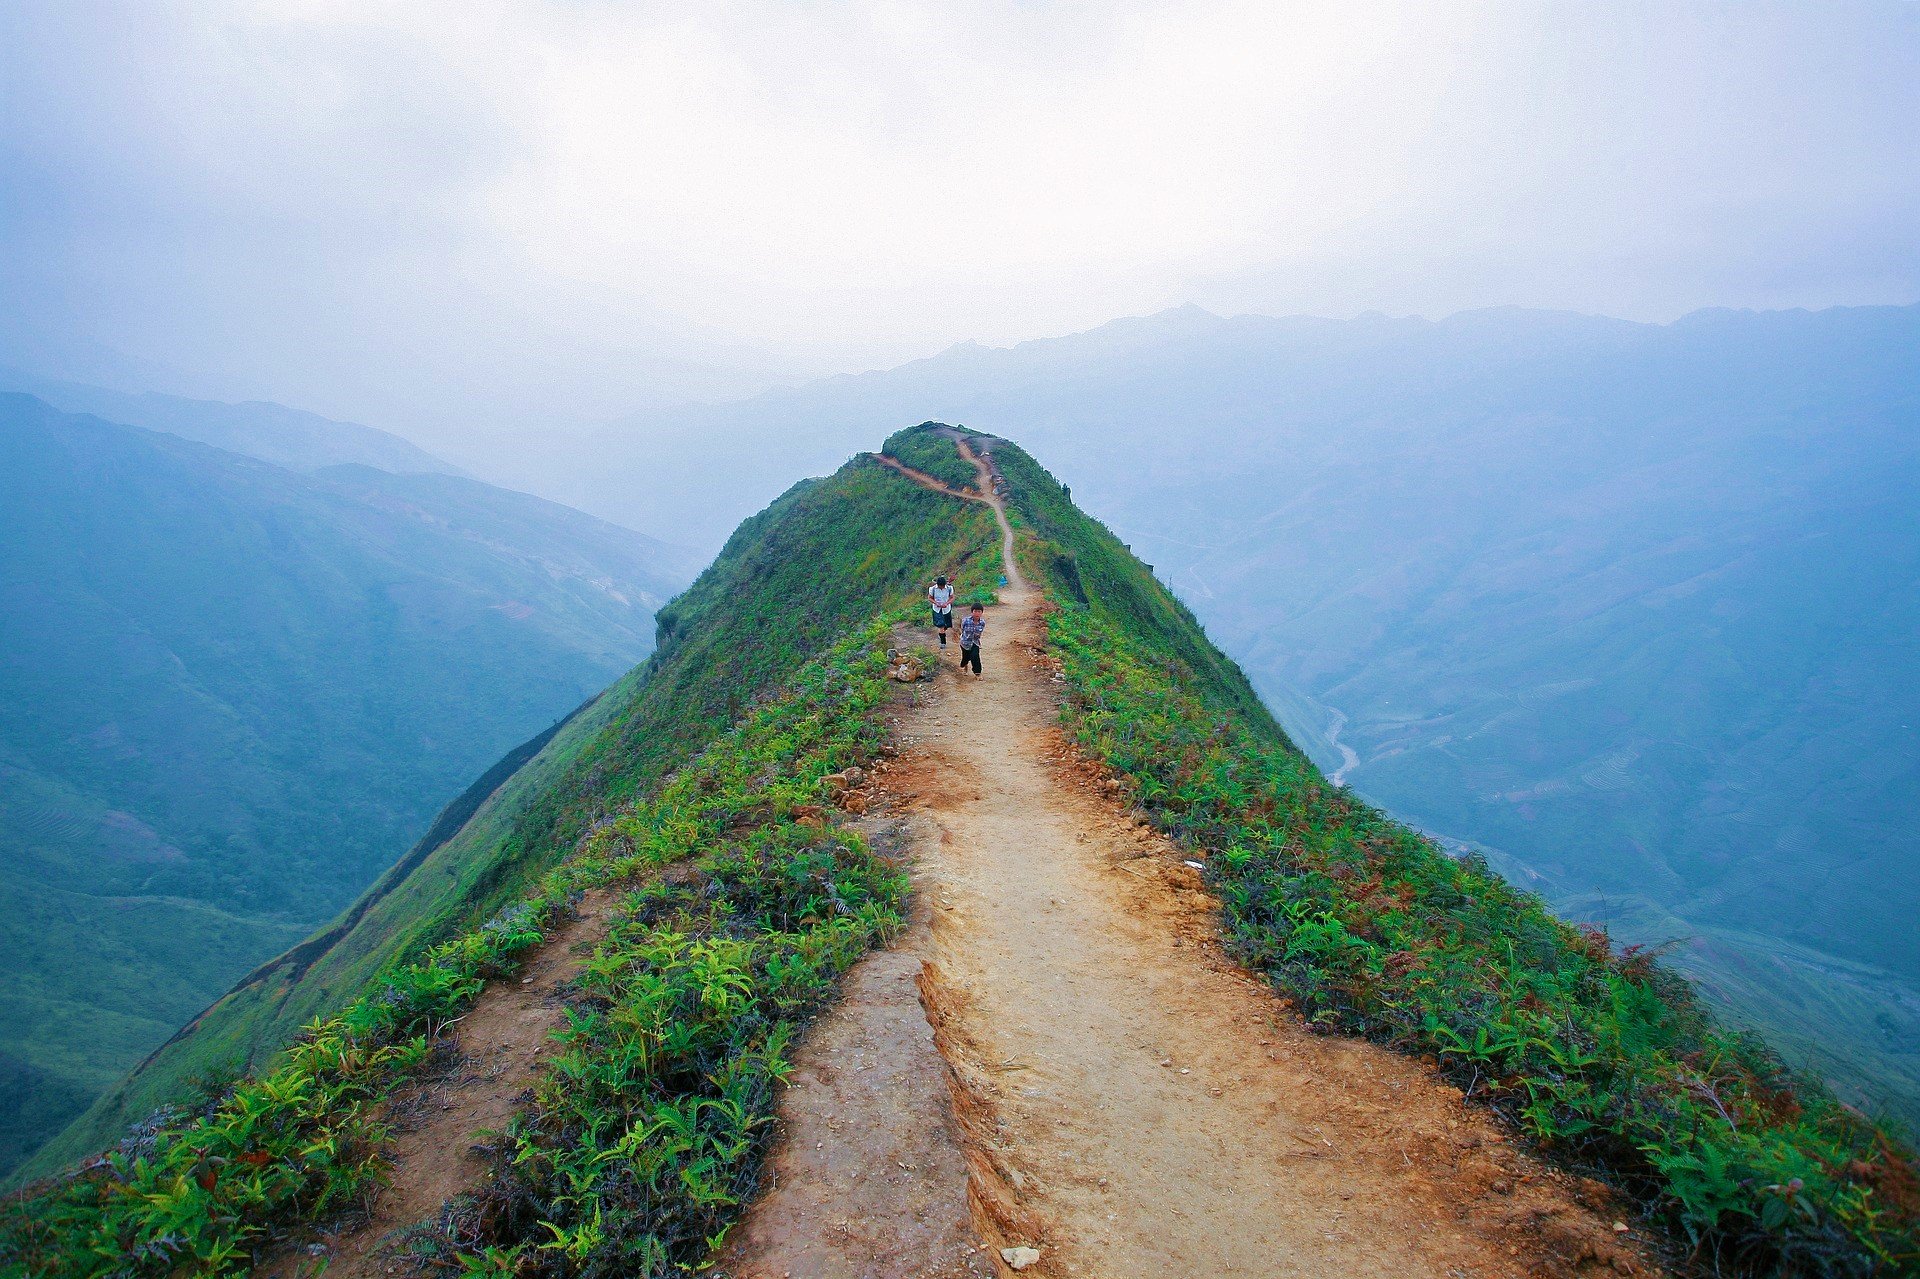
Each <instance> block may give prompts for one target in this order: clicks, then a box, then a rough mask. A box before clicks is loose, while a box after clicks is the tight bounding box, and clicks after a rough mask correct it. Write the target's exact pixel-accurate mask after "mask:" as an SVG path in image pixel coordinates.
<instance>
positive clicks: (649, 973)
mask: <svg viewBox="0 0 1920 1279" xmlns="http://www.w3.org/2000/svg"><path fill="white" fill-rule="evenodd" d="M888 620H891V619H888ZM888 629H889V628H888V625H887V624H886V623H885V622H878V623H875V624H873V625H870V626H868V627H866V628H865V629H863V630H862V631H861V632H859V633H858V634H856V635H855V636H854V637H853V638H851V639H850V640H848V641H846V642H844V643H842V644H840V645H838V646H836V647H835V648H834V649H833V650H832V651H831V652H830V653H829V654H827V655H826V656H825V657H824V658H823V659H822V660H820V661H818V662H815V663H813V664H810V665H809V666H808V667H807V668H806V669H805V670H804V671H803V672H802V674H801V676H800V678H799V679H798V680H797V681H796V682H795V683H794V685H793V686H792V688H791V689H790V691H789V692H787V693H786V694H785V695H783V696H782V697H781V698H780V699H779V700H778V701H776V702H774V703H772V704H770V705H768V706H765V707H762V708H760V709H758V710H756V711H755V712H754V713H753V714H752V715H751V716H749V717H748V719H747V721H746V722H745V723H744V724H743V725H742V726H741V727H740V728H739V729H738V730H737V731H735V732H733V733H730V734H728V735H727V736H726V737H724V738H722V739H721V740H720V741H718V742H716V743H715V744H714V746H712V747H710V748H709V749H708V750H707V751H706V752H705V753H704V754H703V755H702V756H701V757H700V759H699V760H697V761H696V762H695V763H694V764H693V765H691V766H690V767H688V768H686V769H684V770H682V771H681V772H680V773H678V774H677V775H676V776H675V777H674V778H673V780H672V781H670V782H669V783H668V784H667V785H666V786H665V787H663V788H662V789H661V791H660V793H659V795H658V796H657V797H655V798H652V799H650V800H647V801H645V802H643V803H641V804H639V805H637V806H636V807H635V808H634V809H633V811H631V812H629V813H627V814H624V815H622V816H621V817H620V818H618V819H617V820H615V821H614V822H612V823H611V824H609V825H607V826H605V827H603V828H602V829H601V830H599V831H597V832H596V833H595V834H594V836H593V837H592V839H591V840H589V842H588V849H589V856H595V857H603V858H612V859H619V858H623V857H628V856H634V855H639V856H643V857H645V858H646V859H647V860H648V861H650V862H654V863H659V864H665V863H679V864H680V869H679V870H678V871H676V873H675V874H674V875H673V876H671V877H667V878H663V879H660V880H656V881H654V882H652V883H649V884H647V885H646V886H645V887H643V888H641V889H640V890H639V891H637V892H635V893H633V894H632V895H631V896H630V897H629V898H628V899H627V901H626V903H625V905H624V909H623V911H622V918H621V920H620V922H619V923H617V924H616V925H615V926H614V927H613V929H612V930H611V932H610V933H609V935H608V937H607V938H606V940H605V941H604V942H603V943H602V944H601V946H600V947H599V949H598V950H597V951H596V952H595V953H594V955H593V956H592V958H591V959H589V960H588V961H587V964H586V965H585V968H584V970H583V972H582V975H581V978H580V981H579V997H578V999H577V1000H576V1002H575V1005H574V1007H573V1009H572V1010H571V1011H570V1013H569V1025H568V1027H567V1029H566V1031H565V1032H564V1033H563V1035H562V1037H561V1038H562V1041H563V1043H564V1045H565V1047H564V1050H563V1051H562V1052H561V1053H560V1054H559V1055H558V1056H556V1057H555V1058H554V1059H553V1060H552V1062H551V1063H549V1066H548V1068H547V1070H546V1072H545V1073H544V1074H543V1076H542V1079H541V1083H540V1084H539V1086H538V1088H537V1090H536V1095H535V1098H534V1102H533V1106H532V1108H531V1110H530V1111H529V1113H527V1114H526V1115H525V1116H524V1117H523V1118H522V1120H521V1121H520V1122H519V1123H518V1124H517V1125H516V1127H515V1131H514V1133H513V1146H512V1151H511V1153H510V1155H509V1156H508V1157H507V1159H506V1160H505V1163H504V1166H503V1167H502V1168H501V1170H500V1172H501V1175H500V1176H499V1177H498V1178H497V1179H496V1181H495V1182H494V1183H493V1184H492V1185H491V1186H490V1187H489V1189H488V1190H487V1191H486V1192H485V1193H484V1194H483V1195H482V1196H481V1197H480V1198H479V1199H478V1200H477V1201H476V1202H475V1204H474V1207H473V1217H472V1220H473V1221H474V1222H475V1223H476V1226H477V1233H478V1234H479V1236H480V1245H481V1246H483V1247H484V1248H486V1249H491V1250H493V1253H494V1254H495V1255H504V1256H511V1257H513V1258H515V1259H516V1265H517V1269H516V1271H515V1273H517V1274H520V1275H523V1276H529V1275H554V1276H559V1275H571V1274H623V1275H639V1276H648V1277H651V1276H664V1275H668V1274H674V1273H679V1272H681V1271H682V1270H683V1269H686V1268H691V1267H693V1266H695V1265H697V1263H698V1262H700V1261H701V1260H702V1259H703V1258H705V1257H706V1255H707V1254H708V1253H709V1252H710V1251H711V1250H712V1249H713V1247H714V1246H716V1244H717V1243H718V1241H719V1239H720V1238H721V1237H722V1236H723V1235H724V1234H725V1232H726V1230H727V1228H728V1226H729V1225H730V1224H731V1223H732V1221H733V1220H734V1218H735V1216H736V1215H737V1212H738V1210H739V1208H740V1207H741V1206H742V1205H743V1204H744V1203H745V1202H746V1200H747V1199H748V1198H749V1197H750V1196H751V1194H752V1193H753V1191H754V1188H755V1186H756V1184H757V1181H758V1175H759V1168H760V1161H761V1157H762V1155H763V1154H764V1152H765V1150H766V1147H767V1144H768V1141H769V1139H770V1136H771V1133H770V1129H769V1123H770V1121H771V1118H772V1113H773V1098H774V1084H775V1083H776V1082H778V1081H779V1080H780V1079H782V1078H783V1077H784V1075H785V1073H786V1071H787V1069H788V1063H787V1058H786V1050H787V1046H788V1045H789V1044H790V1043H791V1042H792V1040H793V1038H794V1036H795V1034H796V1033H797V1031H798V1029H799V1027H800V1025H801V1023H802V1022H803V1021H804V1019H805V1018H806V1017H807V1016H808V1014H810V1013H811V1012H812V1010H813V1009H814V1008H815V1007H816V1006H818V1004H819V1003H820V1002H821V1000H822V999H824V998H825V997H826V995H827V994H828V993H829V992H831V990H832V989H833V986H834V983H835V981H836V980H837V979H838V978H839V976H840V974H841V973H843V972H844V971H845V970H846V969H847V967H848V966H849V965H851V964H852V963H853V961H854V960H856V959H857V958H859V956H860V955H861V954H862V953H864V952H865V951H866V950H867V948H868V947H870V946H871V945H873V944H874V943H875V942H876V941H877V940H879V939H881V938H883V937H885V936H886V935H887V934H888V933H890V932H891V931H893V930H894V929H896V928H897V927H899V925H900V923H901V916H900V907H901V903H902V900H903V898H904V896H905V892H906V881H905V877H904V875H903V874H902V873H901V872H900V871H898V870H897V869H895V868H894V867H893V866H892V865H890V864H889V863H887V862H886V861H885V860H884V859H882V858H880V857H878V856H876V855H875V854H874V853H873V852H872V851H871V850H870V849H869V848H868V846H867V844H866V843H865V841H864V840H862V839H861V837H860V836H859V835H858V834H857V833H856V832H854V831H852V830H848V829H845V828H843V827H840V826H839V825H837V823H836V822H835V821H834V819H833V809H832V796H833V794H834V790H835V788H836V787H837V785H838V783H839V779H840V777H841V776H842V774H841V770H843V769H845V768H847V767H848V766H849V765H858V764H860V763H862V762H864V761H866V760H868V759H870V758H871V756H872V754H873V752H874V751H875V750H876V749H877V747H878V746H879V744H880V741H881V739H882V737H883V734H884V729H883V726H882V724H881V722H880V719H879V710H880V708H881V707H882V706H883V705H884V703H885V701H886V696H887V694H886V688H887V685H886V678H885V672H886V659H885V649H884V646H885V643H886V636H887V632H888ZM482 1223H484V1224H482Z"/></svg>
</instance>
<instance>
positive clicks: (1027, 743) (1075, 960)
mask: <svg viewBox="0 0 1920 1279" xmlns="http://www.w3.org/2000/svg"><path fill="white" fill-rule="evenodd" d="M961 448H962V453H963V455H965V456H969V457H971V454H969V453H968V452H967V450H966V448H965V446H964V444H962V446H961ZM974 460H975V462H976V465H977V466H979V468H980V473H981V481H980V493H978V494H958V493H957V494H956V496H963V497H965V498H967V500H976V501H986V502H988V504H989V505H991V506H993V507H994V509H995V512H996V514H997V515H999V517H1000V522H1001V528H1002V535H1003V538H1004V544H1005V546H1006V548H1007V555H1006V557H1005V562H1006V564H1007V566H1008V571H1009V574H1010V576H1011V579H1012V580H1011V582H1010V585H1009V586H1008V587H1007V588H1006V589H1005V590H1003V591H1002V602H1001V604H1000V606H999V607H997V608H995V609H993V610H992V612H991V614H990V621H989V628H988V631H987V642H986V645H985V649H984V656H985V664H986V670H985V676H984V678H982V679H979V680H975V679H974V678H973V677H972V676H970V675H968V676H962V675H961V674H960V673H958V672H957V671H956V670H955V669H954V668H953V666H952V664H951V663H952V661H953V658H952V657H951V656H949V657H948V658H947V661H946V664H944V665H943V667H942V669H941V671H940V673H939V675H938V678H937V679H936V680H935V681H934V682H933V684H932V686H931V689H928V688H926V687H924V686H923V687H922V688H920V689H916V690H914V691H913V692H912V693H911V694H903V701H902V704H901V705H900V707H899V708H898V715H897V722H896V738H897V743H898V754H897V756H896V757H895V758H894V759H893V760H891V761H889V762H888V763H887V764H885V765H884V766H883V767H881V768H879V769H876V770H875V771H876V774H877V780H876V787H877V789H878V791H879V798H881V799H882V800H883V801H884V804H883V806H884V810H885V813H886V815H885V816H884V817H881V818H875V819H871V820H870V828H871V829H872V830H873V831H874V832H875V833H876V837H877V838H879V839H880V840H881V846H882V847H883V848H888V847H891V848H893V849H894V850H895V851H897V853H898V854H899V855H900V856H901V857H903V858H904V859H906V860H907V861H908V862H909V864H910V865H911V866H912V867H913V873H914V877H915V884H916V889H917V893H916V896H917V908H918V910H919V912H920V921H919V922H918V923H916V925H915V927H914V928H913V929H912V930H911V931H910V932H909V933H908V934H907V935H906V936H905V937H904V938H903V939H901V941H900V942H899V943H898V944H897V945H896V946H895V947H894V948H893V949H891V950H889V951H887V952H884V953H882V954H879V955H876V956H873V957H870V958H869V959H868V960H867V961H865V963H864V964H862V965H861V966H860V967H859V968H858V969H856V970H855V973H854V975H853V977H852V979H851V980H850V981H849V984H848V987H847V996H846V998H845V1000H844V1001H843V1002H842V1004H841V1005H840V1006H839V1007H838V1008H837V1009H836V1010H835V1011H834V1012H833V1013H831V1014H830V1015H828V1016H827V1017H825V1018H823V1019H822V1020H821V1022H820V1023H818V1025H817V1026H816V1027H815V1029H814V1031H813V1032H812V1033H811V1034H810V1035H809V1036H808V1038H807V1041H806V1042H805V1043H804V1044H803V1045H802V1047H801V1050H800V1059H799V1068H798V1069H797V1071H796V1074H795V1079H794V1086H793V1087H791V1088H790V1089H788V1090H787V1092H786V1093H785V1094H784V1096H783V1098H782V1102H781V1131H782V1137H781V1140H780V1143H779V1145H778V1147H777V1149H776V1152H775V1155H774V1162H773V1166H772V1176H771V1182H772V1187H773V1188H772V1190H771V1191H769V1192H768V1193H767V1194H765V1195H763V1197H762V1198H761V1200H760V1201H759V1202H757V1203H756V1204H755V1205H754V1206H753V1208H752V1210H751V1211H750V1213H749V1214H748V1217H747V1219H746V1221H745V1222H744V1223H743V1224H742V1226H741V1227H740V1229H739V1230H738V1231H736V1233H735V1236H734V1240H733V1243H732V1245H731V1246H730V1248H729V1250H728V1252H727V1254H726V1255H725V1257H723V1259H722V1262H721V1265H720V1267H719V1273H721V1274H723V1275H728V1276H736V1277H738V1279H801V1277H802V1276H804V1277H805V1279H834V1277H846V1279H853V1277H856V1276H858V1277H860V1279H880V1277H882V1276H888V1277H894V1276H912V1275H925V1276H949V1275H956V1276H957V1275H982V1274H989V1273H994V1274H1003V1275H1004V1274H1012V1273H1014V1272H1015V1271H1018V1272H1020V1273H1022V1274H1025V1275H1052V1276H1068V1275H1075V1276H1106V1277H1110V1279H1134V1277H1137V1276H1149V1275H1151V1276H1156V1277H1157V1279H1181V1277H1191V1279H1203V1277H1209V1276H1228V1275H1244V1276H1299V1277H1301V1279H1305V1277H1307V1276H1314V1277H1316V1279H1319V1277H1324V1276H1335V1275H1339V1276H1356V1277H1374V1276H1377V1277H1379V1279H1387V1277H1389V1276H1391V1277H1392V1279H1407V1277H1409V1276H1427V1275H1432V1276H1485V1277H1493V1276H1512V1277H1514V1279H1519V1277H1520V1276H1527V1275H1596V1274H1601V1273H1614V1272H1619V1273H1637V1274H1652V1273H1656V1267H1655V1266H1654V1265H1653V1264H1652V1263H1651V1262H1650V1261H1649V1260H1648V1259H1647V1257H1646V1255H1645V1254H1644V1253H1643V1252H1642V1251H1641V1250H1640V1249H1639V1247H1638V1245H1637V1244H1636V1243H1635V1241H1634V1240H1633V1239H1632V1237H1631V1232H1628V1231H1626V1229H1625V1227H1624V1225H1623V1224H1618V1223H1616V1220H1615V1214H1616V1213H1617V1212H1619V1211H1621V1210H1620V1209H1618V1208H1616V1207H1615V1206H1613V1204H1612V1202H1611V1199H1610V1196H1609V1194H1608V1192H1607V1191H1606V1190H1605V1188H1604V1187H1601V1186H1599V1185H1597V1184H1596V1183H1591V1182H1585V1181H1582V1180H1580V1179H1578V1178H1573V1177H1569V1176H1567V1175H1565V1174H1562V1173H1559V1172H1556V1171H1552V1170H1550V1169H1548V1168H1546V1167H1544V1166H1543V1165H1541V1164H1540V1163H1538V1162H1537V1161H1535V1160H1533V1159H1532V1158H1530V1157H1528V1156H1527V1155H1525V1154H1524V1153H1522V1152H1520V1151H1518V1150H1516V1149H1514V1148H1513V1146H1512V1145H1510V1144H1509V1142H1508V1140H1507V1139H1506V1137H1505V1135H1504V1134H1503V1133H1502V1132H1501V1130H1500V1128H1499V1126H1498V1125H1497V1124H1496V1123H1495V1122H1494V1121H1493V1120H1492V1119H1491V1118H1490V1117H1489V1116H1487V1115H1485V1114H1484V1113H1481V1112H1477V1111H1474V1110H1471V1109H1469V1108H1468V1107H1467V1106H1466V1105H1465V1104H1464V1102H1463V1100H1462V1098H1461V1095H1460V1092H1459V1090H1457V1089H1455V1088H1453V1087H1451V1086H1449V1085H1447V1084H1446V1083H1445V1082H1444V1081H1442V1080H1441V1079H1439V1077H1438V1076H1437V1075H1436V1074H1435V1073H1434V1072H1432V1071H1430V1070H1429V1069H1427V1068H1426V1067H1424V1066H1423V1065H1422V1064H1420V1063H1419V1062H1417V1061H1414V1060H1412V1059H1409V1058H1406V1057H1403V1056H1399V1055H1396V1054H1394V1053H1391V1052H1388V1051H1386V1050H1384V1049H1380V1048H1377V1047H1375V1046H1373V1045H1370V1044H1367V1043H1364V1042H1360V1041H1355V1040H1349V1039H1344V1038H1340V1037H1332V1036H1319V1035H1315V1034H1312V1033H1309V1032H1308V1031H1307V1030H1306V1029H1305V1027H1304V1025H1303V1023H1302V1022H1301V1021H1300V1019H1299V1018H1298V1017H1296V1016H1295V1015H1294V1014H1293V1013H1292V1012H1291V1011H1290V1009H1289V1008H1288V1006H1287V1005H1286V1003H1285V1002H1284V1001H1282V1000H1281V999H1279V998H1278V997H1277V996H1276V995H1275V994H1274V993H1273V992H1272V991H1271V989H1269V988H1268V987H1267V986H1266V985H1264V984H1263V983H1262V982H1260V981H1258V980H1256V979H1255V978H1253V977H1252V976H1250V975H1249V974H1248V973H1246V972H1245V971H1244V970H1242V969H1241V968H1240V967H1239V966H1238V965H1236V964H1235V963H1233V962H1232V961H1231V960H1230V959H1228V958H1227V957H1226V956H1225V954H1224V953H1223V952H1222V950H1221V947H1220V944H1219V938H1218V933H1217V924H1216V920H1215V916H1214V913H1213V910H1212V905H1211V901H1210V898H1209V897H1208V896H1207V894H1206V892H1205V889H1204V885H1203V881H1202V879H1201V877H1200V875H1199V873H1198V872H1197V871H1196V870H1195V869H1194V868H1193V867H1192V866H1191V865H1190V864H1188V863H1187V862H1185V861H1184V860H1183V859H1184V857H1185V854H1184V853H1183V852H1182V851H1181V850H1180V849H1178V848H1177V847H1176V846H1174V845H1172V844H1171V843H1169V842H1168V841H1166V840H1165V839H1163V838H1162V837H1161V836H1159V835H1158V834H1157V833H1155V832H1153V831H1152V830H1151V829H1150V828H1148V827H1146V826H1145V825H1144V824H1142V823H1140V822H1138V821H1136V820H1135V819H1134V817H1133V816H1132V815H1130V814H1129V813H1128V812H1127V811H1125V810H1123V809H1122V808H1121V807H1120V805H1119V804H1118V803H1117V802H1116V801H1115V800H1114V799H1113V798H1112V797H1111V792H1110V791H1109V790H1108V789H1107V788H1106V787H1105V786H1103V785H1102V782H1103V780H1104V779H1102V778H1101V777H1099V776H1098V775H1096V774H1095V773H1093V772H1092V770H1090V769H1089V768H1088V767H1087V766H1086V765H1085V764H1084V762H1083V761H1082V760H1081V759H1080V758H1079V756H1078V754H1077V752H1075V751H1074V750H1073V749H1072V748H1071V747H1070V746H1069V745H1068V743H1067V742H1066V741H1065V740H1064V738H1063V737H1062V736H1061V734H1060V732H1059V730H1058V727H1057V712H1058V707H1059V698H1060V690H1059V685H1058V684H1057V683H1056V682H1055V680H1054V674H1055V671H1054V667H1053V666H1052V664H1051V663H1050V661H1049V660H1048V658H1047V657H1046V654H1045V651H1044V645H1043V643H1042V639H1043V631H1042V627H1041V613H1040V603H1041V601H1040V598H1039V595H1038V593H1037V592H1036V591H1034V590H1033V589H1031V588H1030V587H1029V586H1028V584H1027V583H1026V582H1025V581H1024V580H1022V578H1021V577H1020V575H1019V573H1018V571H1017V568H1016V559H1015V556H1014V555H1013V553H1012V552H1013V546H1014V541H1013V530H1012V529H1011V527H1010V526H1009V525H1008V524H1007V521H1006V518H1005V514H1004V511H1003V510H1002V509H1001V504H1000V502H999V501H998V500H997V499H994V498H990V497H984V496H981V494H989V493H992V492H993V488H994V485H993V483H992V476H991V475H990V473H989V471H988V468H987V465H986V463H985V462H984V461H983V460H981V459H974ZM932 486H934V485H931V484H930V487H932ZM939 487H940V488H941V491H944V492H953V490H951V489H948V488H946V487H945V486H939ZM921 642H925V641H924V637H922V640H921ZM889 841H891V842H890V843H889ZM916 973H917V984H918V986H919V988H920V996H921V1004H922V1005H923V1007H924V1010H925V1011H924V1015H922V1012H921V1008H916V1007H913V1006H912V1005H911V1004H910V1003H909V1002H908V1001H907V999H906V998H904V996H903V988H904V986H905V985H906V979H907V978H908V977H909V976H911V975H914V974H916ZM849 1076H853V1077H855V1078H856V1079H860V1080H861V1082H860V1083H857V1084H853V1085H850V1084H849V1082H848V1079H849ZM936 1079H941V1080H944V1082H945V1084H946V1089H945V1093H946V1095H944V1096H942V1095H940V1092H939V1090H938V1089H937V1088H936V1087H935V1085H934V1083H933V1081H934V1080H936ZM869 1084H871V1086H868V1085H869ZM963 1182H964V1184H963ZM963 1213H964V1214H966V1215H967V1216H969V1217H970V1218H971V1220H970V1222H969V1221H965V1220H963V1219H962V1214H963Z"/></svg>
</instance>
